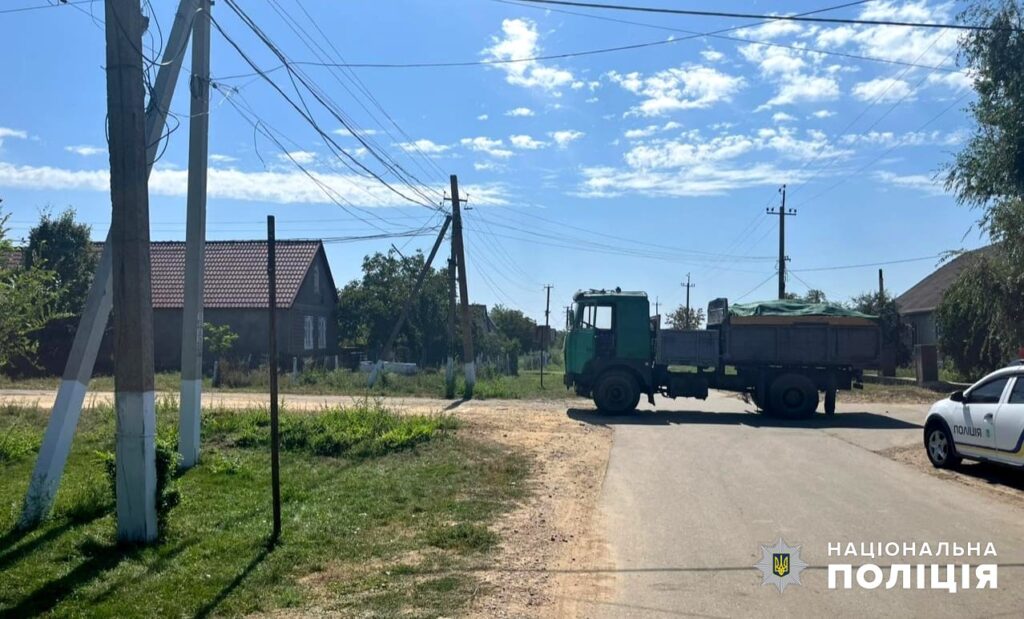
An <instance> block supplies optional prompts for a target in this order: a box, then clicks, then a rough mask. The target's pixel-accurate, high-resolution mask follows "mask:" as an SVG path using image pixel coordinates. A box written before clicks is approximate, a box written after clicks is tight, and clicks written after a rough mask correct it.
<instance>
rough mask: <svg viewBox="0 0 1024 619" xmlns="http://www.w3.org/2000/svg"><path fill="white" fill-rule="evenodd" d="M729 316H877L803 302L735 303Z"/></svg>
mask: <svg viewBox="0 0 1024 619" xmlns="http://www.w3.org/2000/svg"><path fill="white" fill-rule="evenodd" d="M729 315H730V316H848V317H851V318H871V319H876V318H878V316H871V315H870V314H864V313H862V312H858V311H857V310H852V309H848V308H845V307H843V306H842V305H835V304H833V303H806V302H804V301H757V302H755V303H737V304H735V305H730V306H729Z"/></svg>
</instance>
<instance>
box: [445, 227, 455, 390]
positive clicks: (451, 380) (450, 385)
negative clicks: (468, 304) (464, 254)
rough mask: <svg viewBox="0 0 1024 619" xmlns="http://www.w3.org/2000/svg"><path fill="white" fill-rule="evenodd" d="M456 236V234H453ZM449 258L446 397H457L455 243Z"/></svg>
mask: <svg viewBox="0 0 1024 619" xmlns="http://www.w3.org/2000/svg"><path fill="white" fill-rule="evenodd" d="M453 238H454V235H453ZM450 252H451V255H450V256H449V258H448V357H447V358H446V359H445V365H444V397H446V398H449V399H451V398H454V397H455V312H456V309H455V308H456V305H455V303H456V300H455V243H454V240H453V241H452V243H451V249H450Z"/></svg>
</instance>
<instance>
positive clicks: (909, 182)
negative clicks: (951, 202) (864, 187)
mask: <svg viewBox="0 0 1024 619" xmlns="http://www.w3.org/2000/svg"><path fill="white" fill-rule="evenodd" d="M875 178H877V179H878V180H880V181H882V182H883V183H888V184H890V185H895V186H896V187H901V188H903V189H914V190H917V191H921V192H923V193H926V194H928V195H930V196H943V195H946V191H945V189H943V187H942V183H941V182H940V181H938V180H936V179H935V178H934V177H931V176H927V175H925V174H894V173H892V172H886V171H878V172H875Z"/></svg>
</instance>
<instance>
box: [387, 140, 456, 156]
mask: <svg viewBox="0 0 1024 619" xmlns="http://www.w3.org/2000/svg"><path fill="white" fill-rule="evenodd" d="M399 146H400V147H402V148H403V149H404V150H418V151H420V152H422V153H426V154H428V155H437V154H440V153H443V152H444V151H446V150H448V149H450V148H451V146H448V145H447V144H436V143H434V142H432V141H430V140H416V141H415V142H402V143H401V144H399Z"/></svg>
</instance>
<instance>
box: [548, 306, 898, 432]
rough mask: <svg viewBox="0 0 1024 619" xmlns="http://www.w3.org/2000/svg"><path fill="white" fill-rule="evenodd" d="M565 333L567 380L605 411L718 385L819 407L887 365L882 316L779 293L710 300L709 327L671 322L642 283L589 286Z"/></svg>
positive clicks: (763, 402) (778, 405)
mask: <svg viewBox="0 0 1024 619" xmlns="http://www.w3.org/2000/svg"><path fill="white" fill-rule="evenodd" d="M573 302H574V306H573V309H572V312H571V315H570V325H569V331H568V333H567V334H566V338H565V348H564V353H565V377H564V382H565V385H566V387H567V388H571V389H574V390H575V391H576V394H577V395H580V396H583V397H589V398H593V400H594V403H595V404H596V405H597V407H598V409H599V410H600V411H602V412H606V413H612V414H618V413H625V412H628V411H631V410H633V409H635V408H636V406H637V404H638V403H639V401H640V396H641V395H644V394H646V396H647V399H648V401H649V402H650V403H651V404H654V396H655V394H661V395H663V396H666V397H670V398H678V397H691V398H699V399H706V398H707V396H708V390H709V389H720V390H725V391H733V392H738V393H743V394H745V395H746V396H747V397H748V398H749V399H750V400H751V401H752V402H753V403H754V404H755V405H756V406H757V407H758V409H760V410H761V411H762V412H764V413H766V414H770V415H777V416H780V417H789V418H802V417H808V416H810V415H812V414H813V413H814V412H815V410H817V408H818V404H819V402H820V398H819V393H820V394H823V396H824V402H825V405H824V410H825V413H826V414H829V415H832V414H834V413H835V407H836V393H837V391H839V390H849V389H851V388H861V387H863V385H862V378H863V371H864V369H866V368H875V367H878V363H879V358H880V356H881V349H882V335H881V329H880V328H879V325H878V322H877V319H876V318H875V317H873V316H868V315H865V314H861V313H859V312H854V311H852V310H848V309H845V308H842V307H840V306H836V305H830V304H822V303H817V304H813V303H801V302H790V301H770V302H761V303H749V304H743V305H735V306H732V307H730V306H729V302H728V300H727V299H715V300H714V301H712V302H711V303H710V304H709V305H708V313H707V327H706V328H704V329H685V330H684V329H663V328H661V317H660V316H653V317H652V316H651V315H650V303H649V301H648V299H647V295H646V294H645V293H643V292H624V291H622V290H620V289H615V290H588V291H581V292H577V293H576V294H575V295H574V296H573Z"/></svg>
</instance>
